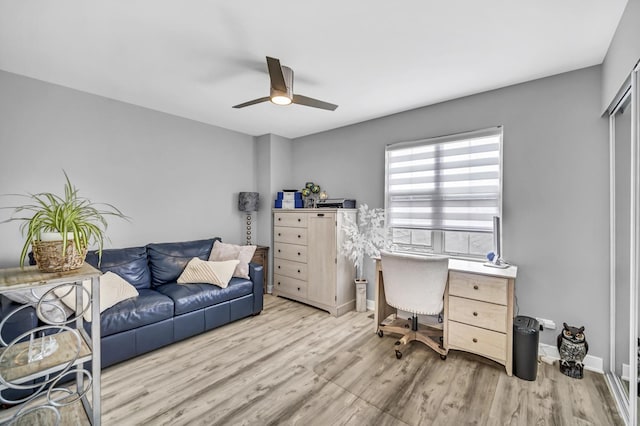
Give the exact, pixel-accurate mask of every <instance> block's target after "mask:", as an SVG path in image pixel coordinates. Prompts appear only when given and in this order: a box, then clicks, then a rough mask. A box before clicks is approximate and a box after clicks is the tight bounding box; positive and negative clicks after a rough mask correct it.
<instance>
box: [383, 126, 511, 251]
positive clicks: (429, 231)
mask: <svg viewBox="0 0 640 426" xmlns="http://www.w3.org/2000/svg"><path fill="white" fill-rule="evenodd" d="M501 148H502V127H494V128H491V129H485V130H478V131H474V132H468V133H461V134H456V135H450V136H442V137H438V138H431V139H425V140H421V141H414V142H401V143H396V144H392V145H388V146H387V149H386V167H385V208H386V212H387V226H389V227H390V228H391V229H392V236H393V243H394V244H395V245H396V246H398V248H399V249H400V250H406V251H417V252H433V253H445V254H450V255H458V256H463V257H484V256H485V255H486V254H487V253H488V252H489V251H491V250H492V249H493V217H494V216H500V211H501V199H502V164H501V163H502V161H501V159H502V152H501Z"/></svg>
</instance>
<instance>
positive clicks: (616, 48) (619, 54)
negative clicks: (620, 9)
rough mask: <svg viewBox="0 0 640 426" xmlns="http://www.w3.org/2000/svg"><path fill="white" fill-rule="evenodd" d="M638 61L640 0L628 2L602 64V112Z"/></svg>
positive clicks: (639, 51) (639, 50)
mask: <svg viewBox="0 0 640 426" xmlns="http://www.w3.org/2000/svg"><path fill="white" fill-rule="evenodd" d="M638 60H640V0H629V1H628V3H627V7H626V8H625V10H624V14H623V15H622V19H620V23H619V24H618V28H617V29H616V33H615V35H614V37H613V40H611V45H610V46H609V50H608V51H607V55H606V57H605V59H604V62H603V63H602V75H603V79H602V110H603V111H604V110H605V109H607V108H608V107H609V104H611V102H612V101H613V100H614V98H615V96H616V94H617V93H618V91H619V90H620V88H621V87H622V85H623V83H624V82H625V80H626V79H627V77H628V76H629V74H630V73H631V71H632V70H633V67H634V66H635V64H636V63H637V62H638Z"/></svg>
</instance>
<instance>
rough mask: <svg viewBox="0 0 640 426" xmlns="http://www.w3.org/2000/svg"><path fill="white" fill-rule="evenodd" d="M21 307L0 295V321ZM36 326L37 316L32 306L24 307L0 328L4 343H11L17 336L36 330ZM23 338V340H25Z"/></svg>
mask: <svg viewBox="0 0 640 426" xmlns="http://www.w3.org/2000/svg"><path fill="white" fill-rule="evenodd" d="M22 306H23V305H21V304H19V303H16V302H13V301H11V300H9V299H8V298H7V297H5V296H3V295H0V321H1V320H3V319H4V318H6V317H7V316H9V314H10V313H11V312H13V311H15V310H17V309H19V308H21V307H22ZM37 326H38V316H37V315H36V310H35V309H34V308H33V307H32V306H28V307H25V308H23V309H21V310H20V312H16V313H15V314H14V315H12V316H11V318H9V319H8V320H7V322H6V323H5V324H4V327H3V328H2V338H3V339H4V341H5V342H6V343H9V342H11V341H12V340H13V339H15V338H16V337H18V336H19V335H21V334H23V333H26V332H27V331H29V330H31V329H33V328H36V327H37ZM27 339H28V338H27V337H25V338H24V339H23V341H24V340H27Z"/></svg>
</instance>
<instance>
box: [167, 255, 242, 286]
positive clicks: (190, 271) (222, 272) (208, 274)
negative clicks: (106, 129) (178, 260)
mask: <svg viewBox="0 0 640 426" xmlns="http://www.w3.org/2000/svg"><path fill="white" fill-rule="evenodd" d="M237 265H238V260H227V261H224V262H207V261H206V260H202V259H199V258H197V257H194V258H193V259H191V260H190V261H189V263H187V267H186V268H184V271H182V274H180V276H179V277H178V284H193V283H207V284H215V285H217V286H218V287H221V288H227V285H229V280H231V277H232V276H233V271H235V269H236V266H237Z"/></svg>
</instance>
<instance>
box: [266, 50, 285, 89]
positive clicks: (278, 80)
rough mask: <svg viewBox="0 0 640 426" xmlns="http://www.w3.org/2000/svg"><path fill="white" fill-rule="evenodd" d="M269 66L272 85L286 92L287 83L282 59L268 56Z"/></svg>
mask: <svg viewBox="0 0 640 426" xmlns="http://www.w3.org/2000/svg"><path fill="white" fill-rule="evenodd" d="M267 67H268V68H269V77H270V78H271V87H273V88H274V89H276V90H279V91H281V92H286V91H287V84H286V83H285V82H284V74H283V73H282V66H281V65H280V60H279V59H276V58H271V57H269V56H267Z"/></svg>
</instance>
